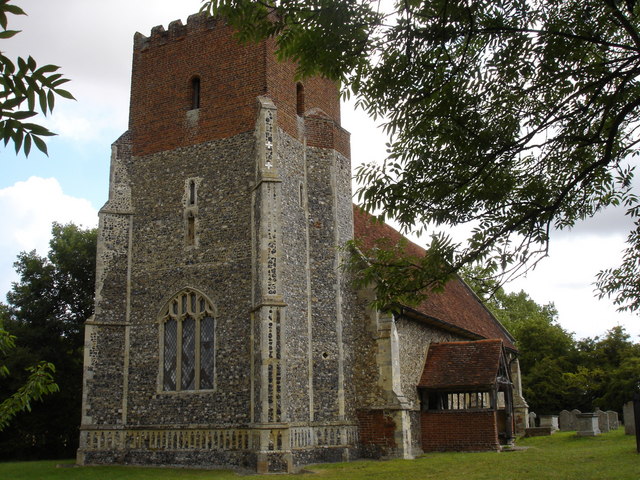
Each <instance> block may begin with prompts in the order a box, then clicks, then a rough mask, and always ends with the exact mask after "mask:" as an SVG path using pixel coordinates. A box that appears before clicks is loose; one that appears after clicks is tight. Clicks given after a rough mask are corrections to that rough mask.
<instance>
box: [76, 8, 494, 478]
mask: <svg viewBox="0 0 640 480" xmlns="http://www.w3.org/2000/svg"><path fill="white" fill-rule="evenodd" d="M349 149H350V147H349V134H348V133H347V132H346V131H345V130H344V129H342V127H341V126H340V104H339V95H338V89H337V86H336V85H335V84H334V83H333V82H331V81H328V80H326V79H322V78H310V79H306V80H305V81H304V82H299V81H296V79H295V65H293V64H291V63H287V62H277V61H276V59H275V55H274V45H273V43H272V41H265V42H262V43H258V44H247V45H242V44H239V43H238V42H237V41H236V40H235V39H234V37H233V31H232V30H231V29H230V28H229V27H227V26H226V25H225V24H224V22H222V21H220V20H218V19H215V18H208V17H206V16H202V15H193V16H191V17H189V19H188V22H187V24H186V25H183V24H182V23H181V22H180V21H175V22H172V23H171V24H169V27H168V29H166V30H165V29H164V28H163V27H162V26H159V27H155V28H154V29H153V30H152V31H151V34H150V35H149V36H144V35H141V34H139V33H137V34H136V35H135V37H134V49H133V69H132V82H131V105H130V118H129V128H128V131H127V132H125V133H124V134H123V135H122V136H121V137H120V138H119V139H118V140H117V141H116V142H115V143H114V144H113V147H112V156H111V173H110V183H109V185H110V186H109V199H108V201H107V202H106V204H105V205H104V206H103V208H102V209H101V211H100V214H99V219H100V223H99V239H98V255H97V258H98V259H97V278H96V305H95V315H94V316H93V317H92V318H91V319H89V320H88V321H87V322H86V333H85V358H84V385H83V406H82V423H81V433H80V448H79V450H78V463H80V464H113V463H119V464H159V465H185V466H225V467H232V468H233V467H237V468H243V469H252V470H257V471H258V472H291V471H295V470H296V469H297V468H298V467H300V466H302V465H305V464H309V463H316V462H326V461H341V460H348V459H351V458H359V457H362V456H378V457H381V456H382V457H402V458H411V457H412V456H414V455H415V454H416V453H420V452H421V451H422V450H421V440H420V439H421V435H423V434H424V432H421V427H420V401H419V398H418V395H417V390H416V384H417V381H418V380H419V378H420V375H421V373H422V368H423V366H424V363H425V359H426V356H427V350H428V346H429V343H430V342H434V341H437V342H441V341H453V340H459V339H462V340H464V339H469V338H472V339H476V338H483V337H482V336H479V335H477V334H474V333H472V332H469V331H467V330H464V329H462V328H458V327H456V328H453V327H452V326H451V325H449V324H447V323H446V322H440V321H439V323H437V325H445V326H446V325H449V327H447V328H446V329H442V328H440V327H438V328H436V327H434V324H433V322H432V323H431V324H426V323H420V322H417V321H415V320H411V319H408V317H403V316H395V315H392V314H390V313H384V312H378V311H375V310H373V309H371V308H369V306H368V305H369V304H370V303H371V300H373V298H374V297H372V295H373V290H362V291H360V292H356V291H355V289H354V288H353V287H352V282H351V279H350V278H349V274H348V273H347V272H346V271H345V270H344V269H343V268H342V264H343V262H344V256H345V255H347V252H346V251H345V250H344V249H341V248H339V247H341V246H342V245H344V243H345V242H346V241H347V240H350V239H352V238H353V236H354V213H353V212H354V210H353V205H352V193H351V165H350V150H349Z"/></svg>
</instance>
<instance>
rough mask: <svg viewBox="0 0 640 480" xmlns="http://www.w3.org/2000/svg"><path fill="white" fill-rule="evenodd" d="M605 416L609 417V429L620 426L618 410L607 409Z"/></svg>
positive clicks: (615, 428)
mask: <svg viewBox="0 0 640 480" xmlns="http://www.w3.org/2000/svg"><path fill="white" fill-rule="evenodd" d="M606 413H607V417H609V430H617V429H618V427H620V422H618V412H614V411H613V410H607V412H606Z"/></svg>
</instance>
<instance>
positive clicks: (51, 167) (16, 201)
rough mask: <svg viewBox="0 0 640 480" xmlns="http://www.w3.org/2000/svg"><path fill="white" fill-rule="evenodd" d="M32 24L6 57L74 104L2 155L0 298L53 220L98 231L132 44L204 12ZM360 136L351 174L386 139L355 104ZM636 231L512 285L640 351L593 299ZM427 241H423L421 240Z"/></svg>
mask: <svg viewBox="0 0 640 480" xmlns="http://www.w3.org/2000/svg"><path fill="white" fill-rule="evenodd" d="M14 3H16V4H17V5H19V6H21V7H22V8H23V9H24V10H25V11H26V12H27V14H28V16H27V17H14V16H11V17H10V20H9V28H11V29H19V30H22V33H20V34H19V35H17V36H16V37H14V38H12V39H9V40H1V46H0V49H1V50H2V51H3V53H4V54H5V55H7V56H8V57H9V58H13V59H15V57H16V56H19V55H20V56H28V55H32V56H33V57H34V58H35V59H36V61H37V62H38V64H39V65H44V64H55V65H60V66H61V67H62V68H61V72H62V73H64V75H65V76H66V77H67V78H70V79H71V80H72V81H71V82H70V83H68V84H67V87H68V88H67V89H68V90H70V91H71V92H72V93H73V94H74V96H75V97H76V100H77V101H69V100H64V99H58V101H57V102H56V107H55V109H54V113H53V114H52V115H50V116H49V117H47V118H46V119H44V118H39V121H41V122H42V123H44V124H45V125H47V126H48V127H49V128H50V129H52V130H53V131H55V132H56V133H57V134H58V135H57V136H56V137H52V138H51V139H50V140H49V141H48V149H49V157H46V156H44V155H42V154H40V153H39V152H37V151H35V149H34V151H32V153H31V155H30V156H29V158H25V157H24V155H22V154H20V155H18V156H16V154H15V152H14V150H13V149H11V148H5V149H1V148H0V222H2V223H1V224H2V229H3V231H4V232H5V233H4V235H1V236H0V300H4V296H5V294H6V292H8V291H9V289H10V288H11V282H13V281H16V280H17V275H16V274H15V272H14V269H13V262H14V261H15V260H16V256H17V255H18V253H19V252H21V251H31V250H34V249H35V250H36V251H37V252H38V253H39V254H40V255H43V256H44V255H46V253H47V250H48V242H49V239H50V232H51V224H52V222H54V221H56V222H60V223H66V222H74V223H76V224H78V225H83V226H85V227H94V226H96V225H97V212H98V210H99V209H100V207H101V206H102V205H103V204H104V203H105V201H106V199H107V193H108V181H109V159H110V151H111V144H112V143H113V142H114V141H115V140H116V139H117V138H118V137H119V136H120V135H121V134H122V133H123V132H124V131H125V130H126V128H127V118H128V107H129V105H128V103H129V87H130V79H131V77H130V75H131V72H130V69H131V55H132V49H133V35H134V33H135V32H136V31H138V32H140V33H142V34H144V35H149V33H150V32H151V28H152V27H154V26H156V25H164V26H165V28H166V27H167V26H168V24H169V22H171V21H173V20H176V19H181V20H182V21H183V23H186V19H187V17H188V16H189V15H190V14H192V13H195V12H196V11H197V10H198V9H199V7H200V5H201V1H200V0H126V1H125V0H109V1H104V0H46V1H43V0H14ZM342 124H343V127H345V128H346V129H347V130H348V131H350V132H351V151H352V164H353V165H354V166H355V165H357V164H359V163H362V162H369V161H381V160H382V159H383V158H384V153H385V146H384V145H385V141H386V139H385V137H384V134H383V133H382V132H381V130H380V129H378V128H376V124H375V123H374V122H373V121H372V120H370V119H368V118H367V117H366V115H365V114H364V113H363V112H361V111H354V109H353V107H352V105H351V104H344V105H343V106H342ZM630 228H631V221H630V220H629V219H628V218H626V217H625V216H624V215H623V213H621V212H620V211H616V210H608V211H605V212H601V213H600V214H598V216H597V217H595V218H592V219H589V220H587V221H585V222H583V223H582V224H580V225H578V226H576V227H575V228H574V229H572V230H571V231H563V232H556V233H554V234H553V236H552V239H551V247H550V252H549V257H548V258H546V259H544V260H543V261H542V262H541V263H540V264H539V265H538V267H537V268H536V269H535V270H534V271H533V272H531V273H529V274H528V276H527V277H526V278H523V279H519V280H517V281H515V282H512V283H510V284H507V286H506V290H507V291H519V290H521V289H522V290H524V291H525V292H527V293H528V294H529V295H530V296H531V297H532V298H533V299H534V300H535V301H536V302H538V303H540V304H546V303H549V302H553V303H554V304H555V305H556V308H557V309H558V312H559V322H560V324H561V325H562V326H563V328H565V329H566V330H568V331H569V332H574V333H575V336H576V338H584V337H587V336H588V337H595V336H602V335H604V334H605V333H606V331H607V330H609V329H611V328H613V327H615V326H617V325H621V326H624V327H625V328H626V330H627V332H628V333H629V334H631V335H632V339H633V340H634V341H640V318H638V316H637V315H634V314H629V313H618V312H616V309H615V306H613V304H612V303H611V302H610V301H608V300H606V299H604V300H597V299H596V298H595V296H594V292H593V282H594V280H595V275H596V273H597V272H598V271H599V270H601V269H604V268H608V267H613V266H616V265H617V264H618V263H619V261H620V259H621V252H622V250H623V248H624V241H625V239H626V237H627V234H628V232H629V229H630ZM417 241H418V243H422V244H423V245H424V242H421V241H420V239H417Z"/></svg>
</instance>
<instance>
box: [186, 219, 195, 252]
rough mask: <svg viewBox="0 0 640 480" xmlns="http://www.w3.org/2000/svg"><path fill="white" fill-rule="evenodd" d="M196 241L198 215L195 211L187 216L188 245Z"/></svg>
mask: <svg viewBox="0 0 640 480" xmlns="http://www.w3.org/2000/svg"><path fill="white" fill-rule="evenodd" d="M195 243H196V217H194V216H193V213H189V215H188V216H187V245H195Z"/></svg>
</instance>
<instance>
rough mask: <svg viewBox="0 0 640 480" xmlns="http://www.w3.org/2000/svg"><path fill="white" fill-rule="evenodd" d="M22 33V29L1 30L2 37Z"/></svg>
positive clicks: (0, 36) (5, 37)
mask: <svg viewBox="0 0 640 480" xmlns="http://www.w3.org/2000/svg"><path fill="white" fill-rule="evenodd" d="M18 33H20V30H4V31H2V32H0V39H7V38H11V37H13V36H15V35H17V34H18Z"/></svg>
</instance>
